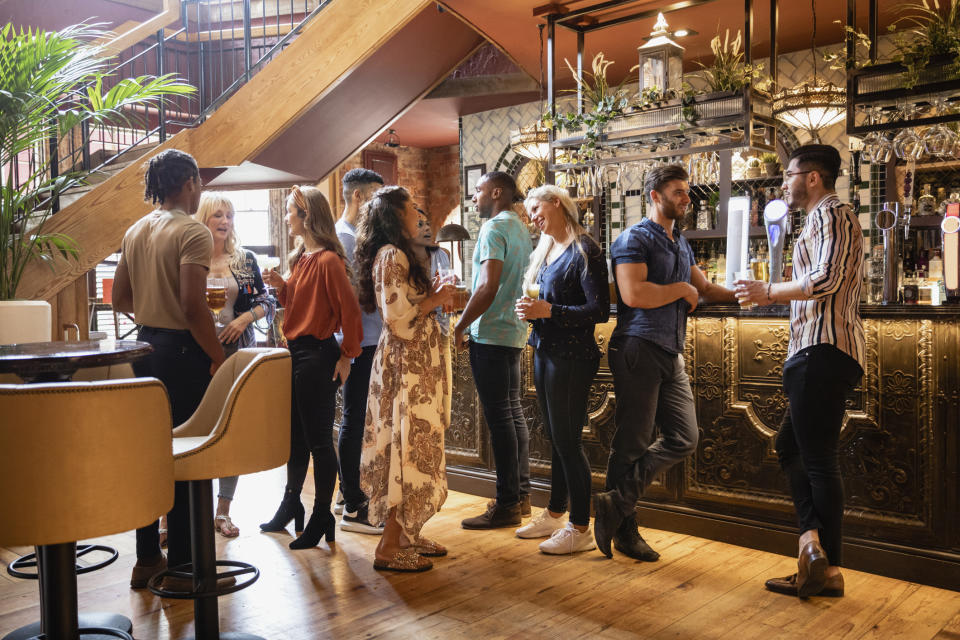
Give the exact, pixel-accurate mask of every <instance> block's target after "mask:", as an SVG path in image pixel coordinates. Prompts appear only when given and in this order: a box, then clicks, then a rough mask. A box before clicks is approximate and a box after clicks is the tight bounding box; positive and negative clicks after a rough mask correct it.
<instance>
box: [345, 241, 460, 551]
mask: <svg viewBox="0 0 960 640" xmlns="http://www.w3.org/2000/svg"><path fill="white" fill-rule="evenodd" d="M408 274H409V262H408V261H407V257H406V256H405V255H404V253H403V252H402V251H400V250H399V249H397V248H396V247H395V246H393V245H386V246H384V247H382V248H381V249H380V251H379V252H378V253H377V258H376V260H375V262H374V265H373V283H374V289H375V293H376V299H377V307H378V308H379V309H380V314H381V316H383V326H384V331H383V332H382V333H381V334H380V342H379V343H378V344H377V351H376V354H375V355H374V357H373V371H372V373H371V376H370V393H369V396H368V400H367V420H366V426H365V429H364V433H363V452H362V454H361V460H360V486H361V488H362V489H363V491H364V492H365V493H366V494H367V496H369V498H370V505H369V510H370V511H369V515H370V521H371V522H383V521H385V520H386V519H387V514H388V512H389V511H390V509H391V508H393V507H396V509H397V512H396V513H397V521H398V522H399V523H400V526H401V527H402V528H403V532H404V535H405V536H406V537H407V539H408V540H410V541H414V540H416V539H417V538H418V537H419V535H420V529H421V528H422V527H423V525H424V523H426V521H427V520H429V519H430V517H431V516H432V515H433V514H434V513H436V512H437V511H439V510H440V506H441V505H442V504H443V503H444V501H445V500H446V499H447V474H446V469H445V465H446V461H445V457H444V452H443V434H444V432H445V431H446V429H447V425H448V422H449V413H447V412H446V411H445V410H444V398H445V396H447V395H449V392H450V379H449V376H448V373H447V371H448V370H447V364H446V354H445V352H444V351H442V350H441V336H440V329H439V327H438V325H437V322H436V320H435V319H434V317H433V313H430V314H427V315H422V314H421V313H420V310H419V306H418V305H419V302H420V301H421V300H423V298H424V297H425V295H426V294H425V293H424V294H418V293H417V291H416V289H414V288H413V287H412V286H411V285H410V283H409V280H408Z"/></svg>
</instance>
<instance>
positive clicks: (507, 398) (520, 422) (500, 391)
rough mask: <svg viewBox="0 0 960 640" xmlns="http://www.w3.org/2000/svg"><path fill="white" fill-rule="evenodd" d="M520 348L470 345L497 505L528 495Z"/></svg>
mask: <svg viewBox="0 0 960 640" xmlns="http://www.w3.org/2000/svg"><path fill="white" fill-rule="evenodd" d="M522 353H523V349H517V348H514V347H504V346H500V345H496V344H481V343H479V342H470V369H471V370H472V371H473V380H474V383H475V384H476V386H477V397H478V398H479V399H480V405H481V406H482V407H483V417H484V419H485V420H486V421H487V426H488V427H489V428H490V443H491V445H492V447H493V461H494V464H496V465H497V503H498V504H500V505H503V506H511V505H514V504H516V503H517V502H519V501H520V498H521V497H522V496H525V495H530V432H529V430H528V429H527V421H526V419H525V418H524V417H523V407H522V406H521V404H520V391H521V383H520V356H521V354H522Z"/></svg>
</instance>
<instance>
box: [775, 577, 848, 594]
mask: <svg viewBox="0 0 960 640" xmlns="http://www.w3.org/2000/svg"><path fill="white" fill-rule="evenodd" d="M766 587H767V589H769V590H770V591H773V592H774V593H782V594H784V595H788V596H797V594H798V589H797V574H795V573H794V574H793V575H789V576H787V577H786V578H770V579H769V580H767V582H766ZM817 595H818V596H824V597H826V598H842V597H843V574H842V573H838V574H837V575H835V576H830V577H829V578H827V579H826V582H825V583H824V585H823V588H822V589H821V590H820V593H818V594H817Z"/></svg>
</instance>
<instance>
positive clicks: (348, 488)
mask: <svg viewBox="0 0 960 640" xmlns="http://www.w3.org/2000/svg"><path fill="white" fill-rule="evenodd" d="M376 352H377V345H375V344H372V345H370V346H368V347H364V348H363V352H362V353H361V354H360V355H359V356H357V357H356V358H354V359H353V364H352V365H350V376H349V377H348V378H347V381H346V382H345V383H344V385H343V391H342V392H341V394H342V395H341V397H342V399H343V402H342V403H341V409H342V411H341V416H340V418H341V420H340V437H339V440H338V442H337V448H338V449H339V450H340V491H341V492H342V493H343V499H344V502H345V503H346V505H345V506H346V509H347V511H356V510H357V508H359V507H360V506H362V505H363V503H364V502H366V501H367V496H366V495H364V493H363V491H362V490H361V489H360V452H361V450H362V449H363V429H364V426H365V423H366V419H367V392H368V391H369V390H370V370H371V369H372V368H373V354H374V353H376Z"/></svg>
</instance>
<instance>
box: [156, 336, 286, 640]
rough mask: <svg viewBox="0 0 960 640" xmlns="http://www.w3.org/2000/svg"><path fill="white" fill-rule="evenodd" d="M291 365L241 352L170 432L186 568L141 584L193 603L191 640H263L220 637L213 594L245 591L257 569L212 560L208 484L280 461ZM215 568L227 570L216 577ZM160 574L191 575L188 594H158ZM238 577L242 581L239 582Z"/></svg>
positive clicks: (266, 352) (270, 354)
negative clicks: (183, 486)
mask: <svg viewBox="0 0 960 640" xmlns="http://www.w3.org/2000/svg"><path fill="white" fill-rule="evenodd" d="M290 366H291V365H290V352H289V351H287V350H286V349H240V350H239V351H238V352H237V353H235V354H234V355H232V356H230V357H229V358H227V361H226V362H224V363H223V365H222V366H221V367H220V368H219V369H218V370H217V372H216V374H214V376H213V380H211V381H210V386H209V387H207V391H206V393H205V394H204V396H203V400H202V401H201V402H200V406H199V407H197V410H196V411H195V412H194V414H193V415H192V416H191V417H190V419H189V420H187V421H186V422H185V423H183V424H182V425H180V426H179V427H177V428H176V429H174V431H173V454H174V477H175V479H176V480H180V481H189V482H190V530H191V535H190V539H191V551H192V553H193V563H192V565H191V564H187V565H180V566H177V567H171V568H169V569H167V570H166V571H164V572H162V573H160V574H158V575H156V576H153V577H152V578H151V579H150V582H149V583H148V587H149V588H150V591H152V592H153V593H155V594H157V595H159V596H163V597H167V598H181V599H192V600H193V601H194V604H193V619H194V633H195V636H194V637H195V638H198V639H199V640H216V639H218V638H219V639H221V640H263V639H262V638H260V637H259V636H254V635H250V634H246V633H224V634H221V633H220V620H219V613H218V611H217V597H218V596H220V595H226V594H228V593H233V592H235V591H239V590H240V589H244V588H246V587H249V586H250V585H251V584H253V583H254V582H256V580H257V578H259V577H260V572H259V570H258V569H257V568H256V567H254V566H253V565H251V564H248V563H245V562H234V561H224V560H220V561H217V558H216V545H215V540H214V530H213V479H214V478H223V477H227V476H236V475H243V474H246V473H255V472H257V471H265V470H267V469H273V468H275V467H279V466H281V465H283V464H285V463H286V462H287V458H288V457H289V456H290V429H289V428H287V427H283V426H282V425H283V424H284V423H285V421H286V420H287V419H288V416H289V415H290V383H291V371H290ZM278 422H279V423H280V424H279V425H278ZM281 427H282V428H281ZM217 567H231V568H233V570H231V571H225V572H222V573H217ZM166 576H174V577H179V578H191V577H192V578H193V589H192V590H190V591H173V590H170V589H165V588H163V587H162V586H161V582H162V581H163V578H164V577H166ZM231 576H232V577H236V578H237V579H238V581H237V583H236V584H234V585H232V586H228V587H223V588H218V587H217V580H218V579H219V578H226V577H231ZM244 576H249V577H248V578H247V579H245V580H243V581H240V578H242V577H244Z"/></svg>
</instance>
